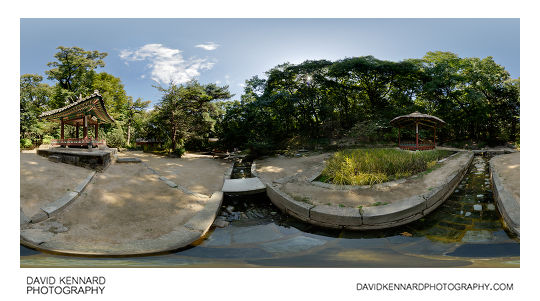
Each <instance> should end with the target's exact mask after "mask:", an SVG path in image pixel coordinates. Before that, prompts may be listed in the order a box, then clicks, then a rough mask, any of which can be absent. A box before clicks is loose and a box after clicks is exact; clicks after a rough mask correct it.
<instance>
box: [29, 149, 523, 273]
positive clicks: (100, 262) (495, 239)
mask: <svg viewBox="0 0 540 301" xmlns="http://www.w3.org/2000/svg"><path fill="white" fill-rule="evenodd" d="M487 163H488V158H485V157H482V156H476V157H475V158H474V161H473V164H472V165H471V167H470V169H469V171H468V173H467V174H466V175H465V177H464V179H463V180H462V181H461V183H460V184H459V186H458V187H457V188H456V190H455V192H454V193H453V194H452V195H451V196H450V197H449V198H448V200H446V202H445V203H444V204H442V205H441V206H440V207H439V208H437V209H436V210H435V211H433V212H432V213H430V214H429V215H428V216H426V217H424V218H422V219H419V220H417V221H415V222H413V223H410V224H407V225H404V226H400V227H396V228H392V229H386V230H373V231H348V230H329V229H323V228H319V227H316V226H313V225H310V224H306V223H303V222H301V221H298V220H296V219H294V218H292V217H290V216H287V215H285V214H283V213H281V212H280V211H279V210H278V209H277V208H276V207H275V206H273V205H272V204H271V202H270V200H269V199H268V198H267V197H266V196H265V195H264V194H261V195H255V196H250V197H245V196H243V197H241V196H235V197H226V198H225V200H224V202H223V206H222V210H221V212H220V216H221V217H220V218H221V219H224V220H227V221H228V222H229V225H228V226H226V227H224V228H215V229H212V230H210V231H209V233H208V234H207V235H206V237H205V238H203V239H200V240H199V241H197V242H196V243H194V245H193V246H191V247H188V248H185V249H182V250H179V251H177V252H171V253H168V254H163V255H154V256H141V257H124V258H103V257H94V258H89V257H75V256H62V255H54V254H48V253H42V252H38V251H35V250H31V249H28V248H25V247H23V246H21V247H20V248H21V251H20V255H21V256H20V260H21V261H20V264H21V267H249V266H262V267H465V266H474V267H475V266H478V267H519V251H520V244H519V241H518V240H517V239H516V238H515V237H513V236H512V235H511V234H509V233H507V232H506V231H505V230H504V229H503V225H502V220H501V217H500V215H499V213H498V211H497V209H496V205H495V203H494V201H493V193H492V190H491V184H490V182H489V170H488V164H487ZM239 167H242V168H243V169H242V171H239V169H236V170H235V172H237V173H238V175H237V177H242V176H245V175H247V176H249V175H248V173H249V168H248V167H247V166H239Z"/></svg>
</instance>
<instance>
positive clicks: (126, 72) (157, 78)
mask: <svg viewBox="0 0 540 301" xmlns="http://www.w3.org/2000/svg"><path fill="white" fill-rule="evenodd" d="M20 46H21V48H20V49H21V57H20V73H21V74H25V73H37V74H40V75H43V76H44V77H45V78H46V76H45V72H44V71H45V70H48V69H49V68H48V67H47V63H48V62H51V61H53V60H54V54H55V53H56V52H57V49H56V48H57V47H58V46H66V47H71V46H78V47H81V48H83V49H85V50H98V51H100V52H107V53H108V56H107V57H106V58H105V64H106V66H105V67H104V68H99V69H98V70H97V71H105V72H107V73H110V74H112V75H114V76H117V77H119V78H120V79H121V80H122V82H123V84H124V87H125V89H126V92H127V95H129V96H132V97H133V98H134V99H137V98H139V97H140V98H142V99H143V100H150V101H152V104H156V103H157V102H158V101H159V99H160V97H161V94H160V92H159V91H158V90H157V89H156V88H155V87H154V86H156V85H160V86H163V87H166V86H168V84H169V83H170V82H174V83H176V84H182V83H185V82H187V81H189V80H191V79H196V80H198V81H199V82H201V83H203V84H206V83H217V84H218V85H228V86H229V91H230V92H231V93H233V94H235V96H234V97H233V98H232V99H239V98H240V95H241V94H242V92H243V85H244V82H245V80H247V79H249V78H251V77H253V76H255V75H258V76H259V77H264V76H265V72H266V71H268V70H269V69H270V68H272V67H275V66H276V65H279V64H282V63H285V62H290V63H301V62H303V61H305V60H316V59H327V60H338V59H342V58H345V57H355V56H366V55H373V56H374V57H376V58H378V59H383V60H391V61H400V60H403V59H408V58H421V57H422V56H424V55H425V54H426V52H428V51H438V50H440V51H451V52H454V53H456V54H458V55H459V56H460V57H480V58H484V57H487V56H492V57H493V58H494V60H495V62H497V63H498V64H500V65H502V66H504V67H505V68H506V70H507V71H508V72H510V75H511V76H512V77H513V78H517V77H519V76H520V21H519V19H486V18H484V19H21V22H20ZM45 82H47V83H49V84H52V83H53V82H52V81H47V80H46V81H45Z"/></svg>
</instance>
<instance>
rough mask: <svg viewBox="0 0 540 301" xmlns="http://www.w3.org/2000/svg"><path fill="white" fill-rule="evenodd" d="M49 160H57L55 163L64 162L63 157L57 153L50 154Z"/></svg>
mask: <svg viewBox="0 0 540 301" xmlns="http://www.w3.org/2000/svg"><path fill="white" fill-rule="evenodd" d="M49 161H51V162H55V163H58V162H62V157H60V156H57V155H52V156H49Z"/></svg>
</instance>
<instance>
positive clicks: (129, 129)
mask: <svg viewBox="0 0 540 301" xmlns="http://www.w3.org/2000/svg"><path fill="white" fill-rule="evenodd" d="M130 139H131V124H129V123H128V126H127V145H128V146H130V145H131V144H130V143H129V140H130Z"/></svg>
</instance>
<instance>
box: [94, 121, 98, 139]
mask: <svg viewBox="0 0 540 301" xmlns="http://www.w3.org/2000/svg"><path fill="white" fill-rule="evenodd" d="M95 127H96V128H95V130H96V134H95V135H94V139H96V140H98V127H99V126H98V122H97V121H96V125H95Z"/></svg>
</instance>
